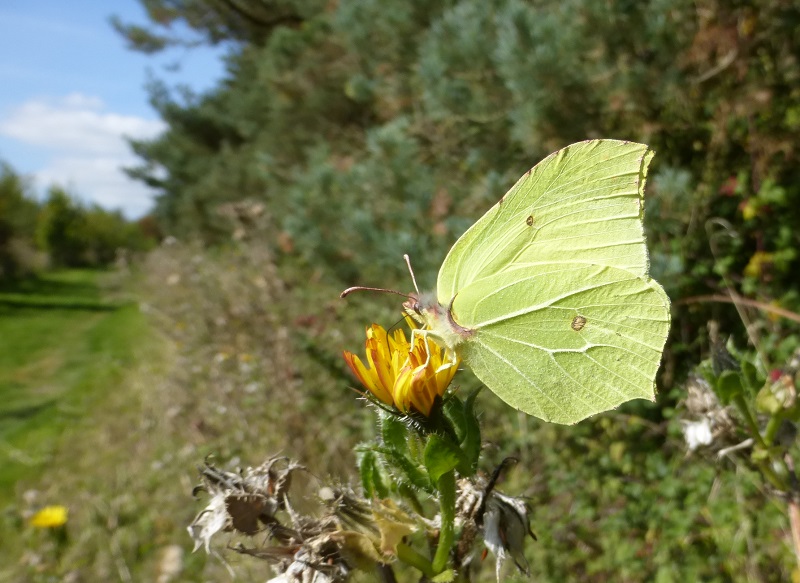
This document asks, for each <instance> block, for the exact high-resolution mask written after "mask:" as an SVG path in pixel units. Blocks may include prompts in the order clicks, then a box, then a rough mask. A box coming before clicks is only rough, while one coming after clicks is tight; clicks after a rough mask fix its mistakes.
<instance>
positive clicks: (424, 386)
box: [344, 324, 460, 417]
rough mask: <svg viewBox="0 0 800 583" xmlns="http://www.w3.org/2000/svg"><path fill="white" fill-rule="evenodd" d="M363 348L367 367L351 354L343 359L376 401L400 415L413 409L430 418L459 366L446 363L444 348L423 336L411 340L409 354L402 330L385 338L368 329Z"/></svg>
mask: <svg viewBox="0 0 800 583" xmlns="http://www.w3.org/2000/svg"><path fill="white" fill-rule="evenodd" d="M365 344H366V352H367V363H368V364H369V366H366V365H365V364H364V363H363V362H362V361H361V359H360V358H359V357H358V356H356V355H355V354H353V353H352V352H347V351H345V352H344V359H345V360H346V361H347V364H348V365H349V366H350V369H351V370H352V371H353V373H354V374H355V375H356V376H357V377H358V380H360V381H361V383H362V384H363V385H364V386H365V387H366V388H367V389H368V390H369V391H370V392H371V393H372V394H373V395H375V397H376V398H377V399H378V400H380V401H381V402H382V403H385V404H386V405H389V406H393V407H395V408H397V409H398V410H400V411H402V412H403V413H408V412H409V411H410V410H411V409H412V408H413V409H415V410H417V411H419V412H420V413H422V414H423V415H425V416H426V417H427V416H428V415H430V413H431V407H433V401H434V399H435V398H436V397H441V396H442V395H443V394H444V392H445V390H446V389H447V387H448V386H449V385H450V381H451V380H453V375H455V374H456V370H458V364H459V362H460V360H456V361H455V362H451V361H450V360H448V358H447V356H446V352H445V350H444V349H443V348H441V347H439V345H438V344H436V343H435V342H434V341H433V340H428V341H427V342H426V340H425V338H423V337H422V336H415V337H414V348H413V350H412V349H411V345H410V343H409V342H408V340H407V339H406V335H405V333H404V332H403V331H402V330H395V331H394V332H393V333H392V334H387V332H386V330H384V329H383V327H382V326H379V325H378V324H373V325H372V326H370V327H369V328H367V340H366V343H365ZM428 347H430V348H431V353H430V357H429V356H428Z"/></svg>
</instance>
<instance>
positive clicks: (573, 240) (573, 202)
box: [437, 140, 652, 305]
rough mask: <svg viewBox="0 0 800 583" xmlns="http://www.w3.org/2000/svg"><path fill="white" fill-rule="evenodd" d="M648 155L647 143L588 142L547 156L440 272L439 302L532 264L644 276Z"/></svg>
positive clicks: (457, 245) (476, 226)
mask: <svg viewBox="0 0 800 583" xmlns="http://www.w3.org/2000/svg"><path fill="white" fill-rule="evenodd" d="M651 157H652V152H651V151H649V150H648V148H647V146H645V145H644V144H636V143H632V142H621V141H616V140H593V141H588V142H580V143H578V144H573V145H571V146H568V147H566V148H564V149H562V150H559V151H558V152H556V153H554V154H552V155H550V156H548V157H547V158H545V159H544V160H543V161H542V162H540V163H539V164H537V165H536V166H535V167H534V168H533V169H532V170H531V171H530V172H528V173H527V174H526V175H525V176H523V177H522V178H521V179H520V180H519V181H518V182H517V183H516V184H515V185H514V186H513V187H512V188H511V190H510V191H509V192H508V193H507V194H506V195H505V196H504V197H503V199H501V201H500V202H499V203H497V204H496V205H495V206H494V207H492V208H491V209H490V210H489V211H488V212H487V213H486V214H485V215H484V216H483V217H482V218H481V219H480V220H478V222H477V223H475V224H474V225H473V226H472V227H471V228H470V229H469V230H468V231H467V232H466V233H464V235H462V237H461V238H460V239H459V240H458V241H457V242H456V243H455V245H454V246H453V248H452V249H451V250H450V252H449V253H448V255H447V257H446V258H445V261H444V263H443V265H442V268H441V270H440V271H439V278H438V284H437V285H438V287H437V295H438V299H439V301H440V302H441V303H442V304H443V305H447V304H448V303H449V302H450V300H451V299H452V298H453V297H454V296H455V295H456V293H457V292H459V290H461V289H463V288H464V287H466V286H467V285H469V284H471V283H473V282H475V281H477V280H479V279H481V278H485V277H489V276H491V275H493V274H495V273H498V272H500V271H503V270H507V269H513V268H514V267H515V266H517V265H519V264H524V263H529V262H541V261H549V262H576V261H577V262H586V263H594V264H597V265H607V266H611V267H618V268H621V269H625V270H627V271H630V272H631V273H633V274H635V275H637V276H639V277H646V274H647V269H648V264H647V250H646V248H645V242H644V233H643V227H642V197H643V189H644V181H645V174H646V169H647V164H648V162H649V160H650V158H651Z"/></svg>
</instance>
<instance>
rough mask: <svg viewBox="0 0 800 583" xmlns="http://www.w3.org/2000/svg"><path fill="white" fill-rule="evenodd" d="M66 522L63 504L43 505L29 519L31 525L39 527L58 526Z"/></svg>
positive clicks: (65, 511) (65, 509)
mask: <svg viewBox="0 0 800 583" xmlns="http://www.w3.org/2000/svg"><path fill="white" fill-rule="evenodd" d="M66 523H67V508H66V507H65V506H45V507H44V508H42V509H41V510H40V511H39V512H37V513H36V514H34V515H33V516H32V517H31V519H30V524H31V526H38V527H39V528H58V527H59V526H64V525H65V524H66Z"/></svg>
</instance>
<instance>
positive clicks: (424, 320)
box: [403, 293, 443, 329]
mask: <svg viewBox="0 0 800 583" xmlns="http://www.w3.org/2000/svg"><path fill="white" fill-rule="evenodd" d="M403 310H405V312H406V314H408V315H409V316H411V317H412V318H413V319H414V321H415V322H417V323H418V324H420V325H421V326H424V327H425V328H430V329H433V328H434V322H435V321H436V320H437V319H439V317H440V316H441V313H442V310H443V308H442V306H441V305H439V302H437V301H436V296H435V295H434V294H432V293H423V294H414V293H412V294H408V300H406V301H405V302H403Z"/></svg>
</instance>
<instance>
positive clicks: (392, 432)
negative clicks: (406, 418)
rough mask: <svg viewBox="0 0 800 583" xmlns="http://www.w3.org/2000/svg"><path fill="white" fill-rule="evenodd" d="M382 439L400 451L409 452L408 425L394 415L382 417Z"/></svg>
mask: <svg viewBox="0 0 800 583" xmlns="http://www.w3.org/2000/svg"><path fill="white" fill-rule="evenodd" d="M381 439H383V444H384V445H385V446H386V447H388V448H390V449H394V450H396V451H398V452H400V453H403V454H407V453H408V427H407V426H406V424H405V423H403V421H401V420H400V419H399V418H398V417H396V416H394V415H385V416H384V417H383V419H381Z"/></svg>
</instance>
